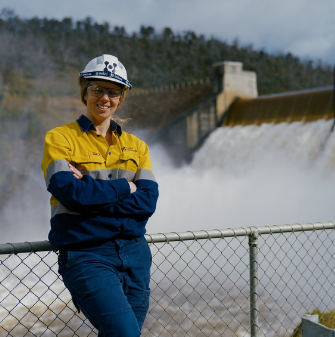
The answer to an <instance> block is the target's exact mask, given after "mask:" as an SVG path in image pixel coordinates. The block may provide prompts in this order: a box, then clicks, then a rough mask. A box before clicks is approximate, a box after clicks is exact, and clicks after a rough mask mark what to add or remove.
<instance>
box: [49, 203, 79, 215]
mask: <svg viewBox="0 0 335 337" xmlns="http://www.w3.org/2000/svg"><path fill="white" fill-rule="evenodd" d="M64 213H66V214H73V215H80V213H76V212H71V211H70V210H68V209H67V208H66V207H65V206H63V205H62V204H61V203H59V204H58V205H56V206H51V217H52V218H53V217H54V216H55V215H57V214H64Z"/></svg>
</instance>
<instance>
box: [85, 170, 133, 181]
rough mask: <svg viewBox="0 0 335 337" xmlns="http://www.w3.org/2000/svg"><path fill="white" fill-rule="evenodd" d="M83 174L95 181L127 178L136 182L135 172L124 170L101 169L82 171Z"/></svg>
mask: <svg viewBox="0 0 335 337" xmlns="http://www.w3.org/2000/svg"><path fill="white" fill-rule="evenodd" d="M81 173H82V174H87V175H89V176H90V177H92V178H94V179H103V180H114V179H120V178H126V179H127V181H134V178H135V172H132V171H128V170H124V169H119V168H117V169H111V170H107V169H99V170H90V171H86V170H81Z"/></svg>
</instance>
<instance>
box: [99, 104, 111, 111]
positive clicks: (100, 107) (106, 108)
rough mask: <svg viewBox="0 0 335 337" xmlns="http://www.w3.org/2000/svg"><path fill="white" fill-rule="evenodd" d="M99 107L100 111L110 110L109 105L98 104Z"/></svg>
mask: <svg viewBox="0 0 335 337" xmlns="http://www.w3.org/2000/svg"><path fill="white" fill-rule="evenodd" d="M97 107H98V108H99V109H100V110H108V109H109V106H108V105H99V104H97Z"/></svg>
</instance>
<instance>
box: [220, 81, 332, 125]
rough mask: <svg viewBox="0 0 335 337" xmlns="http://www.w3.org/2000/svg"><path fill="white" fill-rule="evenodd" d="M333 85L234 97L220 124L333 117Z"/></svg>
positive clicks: (305, 120) (289, 121) (288, 121)
mask: <svg viewBox="0 0 335 337" xmlns="http://www.w3.org/2000/svg"><path fill="white" fill-rule="evenodd" d="M334 95H335V94H334V88H333V86H329V87H323V88H316V89H310V90H301V91H295V92H288V93H281V94H273V95H267V96H260V97H257V98H251V99H237V100H235V101H234V102H233V103H232V105H231V106H230V108H229V109H228V111H227V112H226V115H225V118H224V122H223V125H225V126H234V125H250V124H256V125H260V124H262V123H282V122H287V123H291V122H296V121H301V122H312V121H316V120H318V119H325V120H328V119H333V118H334Z"/></svg>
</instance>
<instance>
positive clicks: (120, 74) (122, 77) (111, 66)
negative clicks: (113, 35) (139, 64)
mask: <svg viewBox="0 0 335 337" xmlns="http://www.w3.org/2000/svg"><path fill="white" fill-rule="evenodd" d="M80 77H84V78H87V79H92V80H93V79H102V80H105V81H106V80H107V81H111V82H117V83H120V84H123V85H124V86H126V87H128V88H129V89H131V88H132V84H131V83H130V82H129V81H128V79H127V71H126V69H125V67H124V65H123V64H122V63H121V62H120V61H119V59H118V58H117V57H115V56H113V55H108V54H104V55H102V56H98V57H96V58H94V59H93V60H91V61H90V62H89V63H88V64H87V65H86V67H85V69H84V70H83V71H82V72H81V73H80V74H79V78H80Z"/></svg>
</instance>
